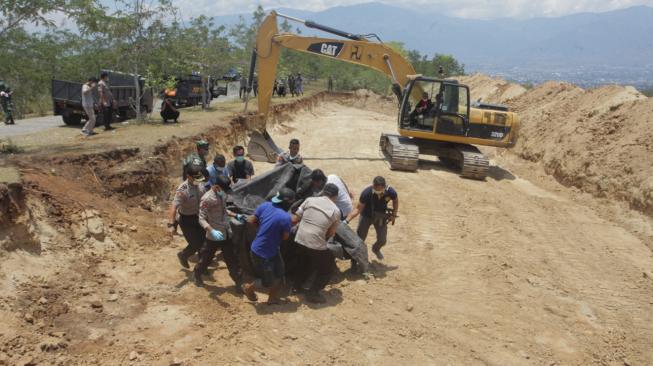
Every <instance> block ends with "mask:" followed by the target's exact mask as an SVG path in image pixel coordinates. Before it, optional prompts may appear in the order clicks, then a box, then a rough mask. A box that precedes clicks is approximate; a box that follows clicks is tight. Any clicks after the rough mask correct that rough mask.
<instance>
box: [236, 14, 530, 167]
mask: <svg viewBox="0 0 653 366" xmlns="http://www.w3.org/2000/svg"><path fill="white" fill-rule="evenodd" d="M277 17H283V18H286V19H288V20H291V21H295V22H299V23H302V24H304V25H305V26H306V27H308V28H312V29H318V30H321V31H324V32H327V33H331V34H334V35H336V36H339V37H342V39H330V38H320V37H307V36H300V35H297V34H292V33H279V30H278V26H277ZM282 47H283V48H287V49H291V50H295V51H299V52H305V53H309V54H314V55H318V56H323V57H328V58H332V59H335V60H340V61H344V62H350V63H354V64H357V65H363V66H367V67H370V68H372V69H375V70H377V71H380V72H382V73H384V74H385V75H386V76H388V77H389V78H390V80H391V82H392V91H393V92H394V94H395V95H396V96H397V98H398V101H399V113H398V121H397V122H398V132H399V134H398V135H396V134H382V135H381V138H380V142H379V145H380V149H381V151H382V152H383V154H384V155H385V157H386V158H387V159H388V161H389V163H390V168H391V169H398V170H407V171H415V170H417V169H418V163H419V154H426V155H435V156H437V157H438V158H439V159H440V161H442V162H444V163H446V164H449V165H453V166H455V167H457V168H458V169H459V170H460V174H461V176H463V177H466V178H472V179H485V177H486V175H487V172H488V169H489V160H488V158H487V157H486V156H485V155H483V154H482V153H481V152H480V150H479V149H478V148H476V147H475V146H473V145H482V146H495V147H503V148H510V147H513V146H514V145H515V143H516V142H517V135H518V130H519V119H518V117H517V115H516V114H515V113H513V112H510V111H508V108H507V107H505V106H501V105H492V104H481V103H476V104H475V105H474V108H472V107H471V106H470V93H469V87H467V86H466V85H462V84H459V83H458V82H457V81H456V80H451V79H443V78H434V77H426V76H422V75H417V74H416V72H415V69H414V68H413V66H412V65H411V64H410V62H409V61H408V60H406V58H404V57H403V56H402V55H401V54H399V53H398V52H396V51H395V50H393V49H392V48H391V47H390V46H388V45H386V44H384V43H383V42H381V40H380V39H379V37H377V36H376V35H374V34H370V35H357V34H352V33H348V32H344V31H341V30H338V29H334V28H331V27H328V26H325V25H321V24H318V23H315V22H313V21H310V20H302V19H297V18H294V17H290V16H287V15H283V14H278V13H276V12H275V11H271V12H270V13H269V14H268V15H267V17H266V18H265V19H264V21H263V23H262V24H261V26H260V28H259V31H258V34H257V38H256V48H255V50H254V52H253V54H252V62H251V65H250V77H249V87H250V90H251V86H252V75H253V74H254V70H255V66H256V64H257V63H258V111H259V114H261V115H262V118H263V119H264V120H265V119H266V118H267V115H268V111H269V107H270V99H271V98H272V89H273V85H274V80H275V78H276V69H277V64H278V62H279V55H280V51H281V48H282ZM248 152H249V155H250V157H251V158H252V159H254V160H258V161H270V162H274V161H275V160H276V157H277V155H278V154H279V153H281V150H280V149H279V148H278V147H277V146H276V144H275V143H274V141H273V140H272V138H271V137H270V135H269V134H268V133H267V131H265V130H264V131H261V132H254V133H252V134H251V135H250V141H249V144H248Z"/></svg>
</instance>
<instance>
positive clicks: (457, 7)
mask: <svg viewBox="0 0 653 366" xmlns="http://www.w3.org/2000/svg"><path fill="white" fill-rule="evenodd" d="M174 1H175V3H176V5H177V6H178V7H179V8H180V9H181V12H182V16H183V17H184V18H189V17H191V16H198V15H202V14H204V15H208V16H213V15H225V14H238V13H251V12H252V11H253V10H254V9H256V6H257V5H259V4H261V5H262V6H263V7H264V8H266V9H269V8H279V7H287V8H295V9H302V10H315V11H319V10H324V9H326V8H329V7H333V6H338V5H351V4H359V3H367V2H370V0H285V1H282V0H235V1H234V0H174ZM379 2H384V3H387V4H390V5H395V6H404V7H411V8H425V9H429V10H430V11H432V12H437V13H440V14H445V15H449V16H454V17H462V18H473V19H492V18H501V17H509V18H533V17H555V16H561V15H568V14H574V13H579V12H603V11H609V10H615V9H622V8H627V7H630V6H635V5H649V6H653V0H393V1H386V0H381V1H379Z"/></svg>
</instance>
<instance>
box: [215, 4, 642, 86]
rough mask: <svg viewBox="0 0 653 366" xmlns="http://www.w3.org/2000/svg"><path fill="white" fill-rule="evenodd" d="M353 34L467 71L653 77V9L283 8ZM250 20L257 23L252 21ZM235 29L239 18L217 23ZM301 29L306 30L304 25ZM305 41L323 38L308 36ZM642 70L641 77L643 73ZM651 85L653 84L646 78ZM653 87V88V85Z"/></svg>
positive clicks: (364, 6)
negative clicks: (474, 15)
mask: <svg viewBox="0 0 653 366" xmlns="http://www.w3.org/2000/svg"><path fill="white" fill-rule="evenodd" d="M277 11H278V12H280V13H284V14H288V15H291V16H295V17H298V18H302V19H310V20H313V21H316V22H318V23H322V24H325V25H329V26H331V27H334V28H338V29H342V30H346V31H348V32H351V33H360V34H368V33H376V34H377V35H379V37H381V39H382V40H384V41H400V42H403V43H404V44H405V45H406V47H407V48H409V49H416V50H419V51H420V52H422V53H427V54H433V53H436V52H437V53H445V54H452V55H454V57H456V58H457V59H459V60H461V61H462V62H463V63H465V64H466V65H467V69H471V70H479V71H495V72H497V73H499V74H507V75H508V76H510V72H511V70H512V71H513V72H528V70H537V71H538V72H546V70H550V72H552V73H554V74H555V73H559V72H560V71H562V72H567V71H570V70H576V71H578V70H581V72H582V71H583V70H585V71H587V69H588V68H590V69H601V70H606V72H608V73H615V72H616V73H619V70H622V71H624V72H625V73H633V72H634V73H635V74H638V73H639V71H641V72H642V73H644V74H645V75H649V76H653V8H652V7H647V6H636V7H631V8H627V9H622V10H615V11H610V12H604V13H581V14H574V15H569V16H564V17H558V18H533V19H526V20H517V19H507V18H505V19H494V20H472V19H460V18H452V17H448V16H443V15H438V14H437V13H436V11H437V9H434V10H433V11H429V10H428V9H426V10H425V9H424V8H423V7H421V8H419V9H407V8H400V7H395V6H391V5H386V4H381V3H367V4H358V5H351V6H338V7H333V8H330V9H327V10H324V11H320V12H309V11H301V10H295V9H287V8H280V9H278V10H277ZM244 17H245V19H249V18H250V17H251V15H250V14H245V15H244ZM214 20H215V22H216V24H225V25H230V24H234V23H236V22H237V21H238V16H237V15H229V16H219V17H215V18H214ZM298 26H299V27H300V28H301V25H299V24H298ZM302 31H303V33H304V34H317V33H316V32H315V31H312V30H309V29H307V28H303V29H302ZM638 70H639V71H638ZM643 77H644V78H646V77H648V76H643ZM651 82H653V80H651Z"/></svg>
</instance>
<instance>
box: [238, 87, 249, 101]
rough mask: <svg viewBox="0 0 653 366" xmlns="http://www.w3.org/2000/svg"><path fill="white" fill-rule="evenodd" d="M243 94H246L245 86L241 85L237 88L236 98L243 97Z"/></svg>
mask: <svg viewBox="0 0 653 366" xmlns="http://www.w3.org/2000/svg"><path fill="white" fill-rule="evenodd" d="M245 94H247V87H246V86H241V87H240V89H238V98H240V99H243V97H244V96H245Z"/></svg>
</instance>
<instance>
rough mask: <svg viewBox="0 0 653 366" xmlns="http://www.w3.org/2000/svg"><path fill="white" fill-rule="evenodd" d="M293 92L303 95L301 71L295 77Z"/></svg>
mask: <svg viewBox="0 0 653 366" xmlns="http://www.w3.org/2000/svg"><path fill="white" fill-rule="evenodd" d="M295 93H296V94H297V96H300V95H304V78H303V77H302V73H301V72H298V73H297V77H296V78H295Z"/></svg>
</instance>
